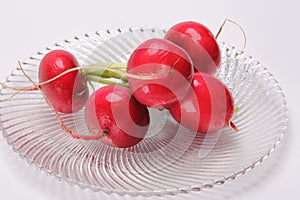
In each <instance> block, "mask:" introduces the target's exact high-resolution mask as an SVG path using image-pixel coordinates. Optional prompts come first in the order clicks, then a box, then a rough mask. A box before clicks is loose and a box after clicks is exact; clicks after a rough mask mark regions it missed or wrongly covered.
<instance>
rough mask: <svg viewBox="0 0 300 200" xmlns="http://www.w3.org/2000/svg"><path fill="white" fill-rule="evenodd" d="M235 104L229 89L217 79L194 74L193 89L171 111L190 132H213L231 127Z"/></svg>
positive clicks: (198, 73) (197, 73)
mask: <svg viewBox="0 0 300 200" xmlns="http://www.w3.org/2000/svg"><path fill="white" fill-rule="evenodd" d="M233 112H234V102H233V98H232V96H231V93H230V92H229V90H228V88H227V87H226V86H225V85H224V84H223V83H222V82H221V81H220V80H218V79H217V78H215V77H213V76H211V75H209V74H206V73H201V72H196V73H195V74H194V80H193V84H192V90H191V91H190V92H189V93H188V94H187V96H186V97H185V98H184V99H183V100H182V101H180V102H177V103H176V104H174V105H173V106H172V107H171V108H170V113H171V115H172V116H173V117H174V119H175V120H176V121H178V122H179V123H181V124H182V125H183V126H185V127H186V128H189V129H191V130H193V131H197V132H201V133H208V132H215V131H218V130H220V129H222V128H223V127H225V126H227V125H230V126H232V127H233V128H235V126H234V125H233V124H231V123H230V119H231V117H232V115H233Z"/></svg>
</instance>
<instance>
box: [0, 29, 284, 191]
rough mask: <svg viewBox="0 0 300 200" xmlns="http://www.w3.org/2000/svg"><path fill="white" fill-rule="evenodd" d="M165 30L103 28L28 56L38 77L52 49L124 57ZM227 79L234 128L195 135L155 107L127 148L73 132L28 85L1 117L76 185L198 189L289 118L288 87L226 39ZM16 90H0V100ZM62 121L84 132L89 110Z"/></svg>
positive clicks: (276, 133) (86, 58)
mask: <svg viewBox="0 0 300 200" xmlns="http://www.w3.org/2000/svg"><path fill="white" fill-rule="evenodd" d="M164 34H165V31H164V30H163V29H155V28H139V29H133V28H130V29H118V30H116V31H110V30H107V31H103V32H96V33H93V34H86V35H84V36H82V37H74V38H71V39H68V40H65V41H63V42H61V43H57V44H55V45H54V46H51V47H47V48H46V49H43V50H40V51H39V52H38V53H36V54H35V55H33V56H32V57H30V58H29V59H27V60H25V61H24V62H23V64H22V65H23V67H24V68H25V70H26V72H27V73H28V74H29V75H30V76H31V77H32V79H33V80H34V81H36V82H37V71H38V65H39V62H40V60H41V59H42V57H43V56H44V55H45V54H46V53H47V52H49V51H50V50H53V49H66V50H67V51H70V52H71V53H73V54H74V55H75V56H76V58H77V59H78V61H79V63H80V65H81V66H85V65H88V64H92V63H103V62H104V63H105V62H112V61H117V62H126V61H127V59H128V57H129V55H130V53H131V52H132V51H133V50H134V49H135V48H136V47H137V46H138V45H139V44H140V43H141V42H143V41H145V40H147V39H150V38H153V37H158V38H161V37H163V36H164ZM220 48H221V51H222V66H221V68H220V70H219V71H218V75H217V76H218V78H219V79H221V80H222V81H223V82H224V83H225V84H226V85H227V86H228V88H229V89H230V90H231V92H232V94H233V97H234V100H235V104H236V106H238V108H239V109H238V111H237V112H236V113H235V114H234V117H233V122H234V123H235V124H236V126H237V127H238V128H239V132H238V133H234V132H232V130H230V129H229V128H224V130H223V131H221V132H219V133H215V134H209V135H203V134H198V135H197V136H196V138H194V134H191V133H190V132H189V131H188V130H186V129H185V128H183V127H181V126H179V125H178V124H177V123H176V122H175V121H174V120H173V119H172V118H171V117H170V115H169V114H168V111H158V110H150V112H151V124H150V129H149V132H148V134H147V136H146V138H145V139H144V140H143V141H142V142H141V143H139V144H138V145H136V146H134V147H132V148H128V149H117V148H112V147H108V146H105V145H103V144H101V143H99V142H98V141H82V140H77V139H72V138H71V137H70V136H69V135H68V134H66V133H65V132H64V131H63V130H62V129H61V127H60V125H59V123H58V121H57V120H56V118H55V115H54V113H53V112H52V110H51V109H50V107H49V106H48V105H47V103H46V102H45V100H44V99H43V97H42V95H41V93H40V92H39V91H33V92H23V93H20V94H18V95H17V96H15V97H14V98H12V99H10V100H8V101H5V102H2V103H0V122H1V123H0V124H1V129H2V131H3V135H4V137H5V139H6V140H7V142H8V144H9V145H11V146H12V147H13V149H14V150H15V151H16V152H18V153H19V154H20V155H21V157H23V158H25V159H26V160H27V161H28V162H29V163H33V164H34V165H36V166H37V167H39V168H41V169H42V170H44V171H46V172H47V173H49V174H52V175H54V176H56V177H58V178H60V179H62V180H65V181H67V182H69V183H72V184H77V185H79V186H80V187H82V188H90V189H92V190H93V191H104V192H107V193H117V194H120V195H125V194H129V195H133V196H135V195H145V196H151V195H166V194H172V195H174V194H177V193H186V192H190V191H200V190H202V189H204V188H211V187H213V186H214V185H216V184H223V183H225V182H226V181H227V180H230V179H234V178H236V177H237V176H239V175H242V174H244V173H245V172H247V171H248V170H251V169H252V168H254V167H255V166H256V165H258V164H260V163H261V162H262V161H263V160H264V159H265V158H267V157H268V156H269V154H270V153H271V152H272V151H273V150H274V149H275V147H276V146H277V145H278V144H279V143H280V141H281V138H282V136H283V135H284V131H285V128H286V125H287V108H286V102H285V99H284V95H283V93H282V89H281V88H280V86H279V85H278V82H277V81H276V79H275V78H274V77H273V76H272V75H271V73H270V72H269V71H268V70H267V69H266V68H265V67H263V66H262V65H261V64H260V63H259V62H257V61H255V60H254V59H253V58H252V57H249V56H247V55H245V54H244V53H243V52H240V51H238V50H237V49H235V48H234V47H230V46H226V45H225V44H223V43H220ZM6 83H7V84H8V85H10V86H16V87H21V86H28V85H30V83H29V82H28V80H27V79H26V78H25V77H24V76H23V74H22V73H21V71H20V69H19V68H16V69H15V70H14V71H13V72H12V74H11V75H9V76H8V77H7V80H6ZM12 93H13V92H12V91H11V90H7V89H3V88H2V89H1V91H0V94H1V95H0V97H1V99H4V98H7V97H9V96H10V95H11V94H12ZM62 118H63V120H64V122H65V123H66V124H67V125H68V126H69V127H72V128H73V129H74V130H76V131H77V132H81V133H82V134H86V133H87V132H88V131H87V128H86V125H85V122H84V117H83V111H81V112H78V113H76V114H68V115H62Z"/></svg>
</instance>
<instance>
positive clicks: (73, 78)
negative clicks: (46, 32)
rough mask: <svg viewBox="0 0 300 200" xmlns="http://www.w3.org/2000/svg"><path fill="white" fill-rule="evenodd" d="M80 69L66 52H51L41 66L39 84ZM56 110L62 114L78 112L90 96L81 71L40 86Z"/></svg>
mask: <svg viewBox="0 0 300 200" xmlns="http://www.w3.org/2000/svg"><path fill="white" fill-rule="evenodd" d="M76 67H78V62H77V60H76V59H75V57H74V56H73V55H72V54H70V53H69V52H67V51H64V50H54V51H51V52H49V53H48V54H46V55H45V56H44V58H43V59H42V61H41V63H40V66H39V82H40V83H42V82H45V81H48V80H50V79H52V78H54V77H56V76H58V75H59V74H61V73H63V72H64V71H66V70H69V69H71V68H76ZM40 88H41V89H42V90H43V92H44V93H45V95H46V96H47V98H48V100H49V102H50V103H51V104H52V105H53V107H54V109H55V110H57V111H58V112H62V113H72V112H77V111H79V110H80V109H81V108H83V106H84V104H85V102H86V100H87V99H88V96H89V91H88V87H87V82H86V79H85V77H84V76H83V75H82V73H81V72H80V71H78V70H77V71H73V72H70V73H67V74H65V75H63V76H62V77H59V78H57V79H56V80H54V81H52V82H50V83H47V84H43V85H41V86H40Z"/></svg>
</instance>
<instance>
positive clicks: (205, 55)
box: [165, 21, 221, 74]
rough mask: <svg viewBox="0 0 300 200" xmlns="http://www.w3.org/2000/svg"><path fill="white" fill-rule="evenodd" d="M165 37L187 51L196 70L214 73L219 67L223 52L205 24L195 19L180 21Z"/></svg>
mask: <svg viewBox="0 0 300 200" xmlns="http://www.w3.org/2000/svg"><path fill="white" fill-rule="evenodd" d="M165 39H167V40H170V41H172V42H174V43H175V44H177V45H179V46H180V47H182V48H183V49H185V50H186V51H187V53H188V54H189V55H190V56H191V59H192V61H193V64H194V67H195V70H196V71H201V72H205V73H208V74H214V73H215V72H216V70H217V69H218V67H219V65H220V60H221V52H220V49H219V46H218V43H217V42H216V40H215V38H214V36H213V34H212V33H211V32H210V30H209V29H208V28H207V27H205V26H204V25H203V24H200V23H197V22H193V21H187V22H181V23H178V24H176V25H174V26H173V27H171V28H170V29H169V31H168V32H167V33H166V35H165Z"/></svg>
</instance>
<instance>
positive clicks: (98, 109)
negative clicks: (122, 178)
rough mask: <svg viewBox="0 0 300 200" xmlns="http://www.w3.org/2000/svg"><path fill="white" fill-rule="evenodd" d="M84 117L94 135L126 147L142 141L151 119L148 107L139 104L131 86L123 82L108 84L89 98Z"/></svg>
mask: <svg viewBox="0 0 300 200" xmlns="http://www.w3.org/2000/svg"><path fill="white" fill-rule="evenodd" d="M84 114H85V121H86V124H87V127H88V128H89V131H90V132H91V133H92V134H93V135H99V134H102V135H103V137H102V138H101V139H100V141H101V142H102V143H104V144H107V145H109V146H114V147H119V148H127V147H131V146H134V145H136V144H137V143H139V142H140V141H141V140H142V139H143V138H144V137H145V135H146V133H147V130H148V126H149V123H150V117H149V112H148V109H147V108H146V107H145V106H142V105H141V104H139V103H138V102H137V101H136V100H135V99H134V98H133V97H132V94H131V92H130V90H129V89H128V88H126V87H122V86H105V87H102V88H100V89H98V90H97V91H96V92H95V93H94V94H93V95H91V97H90V98H89V99H88V101H87V103H86V106H85V113H84Z"/></svg>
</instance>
